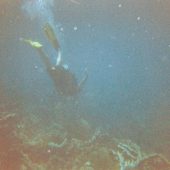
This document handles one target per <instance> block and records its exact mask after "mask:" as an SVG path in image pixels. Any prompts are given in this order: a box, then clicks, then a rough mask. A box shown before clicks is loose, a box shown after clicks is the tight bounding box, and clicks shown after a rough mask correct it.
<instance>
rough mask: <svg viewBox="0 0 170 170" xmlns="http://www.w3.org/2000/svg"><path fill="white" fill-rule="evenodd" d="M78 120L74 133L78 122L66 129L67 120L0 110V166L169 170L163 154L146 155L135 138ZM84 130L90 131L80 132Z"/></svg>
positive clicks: (7, 169) (37, 169)
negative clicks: (45, 120)
mask: <svg viewBox="0 0 170 170" xmlns="http://www.w3.org/2000/svg"><path fill="white" fill-rule="evenodd" d="M78 120H79V122H77V123H76V121H75V120H74V123H76V128H77V129H78V133H74V132H72V130H73V129H74V130H76V128H75V127H72V126H75V124H72V123H73V122H69V128H71V130H70V129H67V128H68V126H64V125H66V122H64V119H60V123H59V122H57V121H56V120H54V122H55V123H54V122H52V123H51V124H50V125H49V124H48V126H47V125H46V126H45V124H44V123H42V122H41V121H40V120H38V119H35V117H34V119H33V118H32V116H30V115H29V116H25V117H24V116H23V117H22V118H21V117H20V116H19V115H18V114H16V113H6V112H3V113H0V169H3V170H170V163H169V162H168V160H166V159H165V158H164V157H163V156H162V155H160V154H156V153H155V154H150V155H149V154H146V153H144V152H143V151H142V150H141V148H140V147H139V146H138V145H137V144H135V143H133V142H132V141H130V140H121V139H116V138H114V136H110V135H109V134H107V132H105V131H104V130H102V129H100V128H97V129H96V130H93V129H92V128H90V125H89V124H88V122H87V121H86V120H84V119H82V118H80V119H77V121H78ZM88 131H90V132H88ZM71 132H72V133H73V134H71ZM85 132H88V133H89V134H88V135H85V136H84V135H81V133H85ZM78 134H79V135H80V136H78ZM72 136H73V137H72ZM85 139H86V140H85Z"/></svg>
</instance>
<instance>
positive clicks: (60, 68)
mask: <svg viewBox="0 0 170 170" xmlns="http://www.w3.org/2000/svg"><path fill="white" fill-rule="evenodd" d="M44 33H45V35H46V37H47V39H48V40H49V42H50V43H51V44H52V46H53V47H54V49H55V50H56V51H57V53H58V56H57V60H56V65H52V64H51V62H50V58H49V56H48V55H47V54H46V53H45V52H44V51H43V49H42V47H43V45H42V44H40V43H39V42H35V41H32V40H29V39H22V41H24V42H26V43H28V44H29V45H31V46H32V47H33V48H35V49H36V50H37V51H38V53H39V55H40V57H41V59H42V61H43V63H44V64H45V67H46V70H47V73H48V75H49V76H50V77H51V79H52V80H53V83H54V86H55V88H56V90H57V92H58V93H59V94H60V95H61V96H66V97H69V96H75V95H76V94H78V93H79V92H80V91H81V89H82V87H83V85H84V84H85V82H86V80H87V78H88V74H87V71H85V75H84V77H83V78H82V80H81V81H80V82H79V83H78V82H77V80H76V78H75V75H74V74H73V73H72V72H70V70H69V69H68V66H67V65H65V64H63V63H62V59H61V49H60V44H59V42H58V40H57V37H56V35H55V33H54V30H53V28H52V26H51V25H50V24H48V23H47V24H45V26H44Z"/></svg>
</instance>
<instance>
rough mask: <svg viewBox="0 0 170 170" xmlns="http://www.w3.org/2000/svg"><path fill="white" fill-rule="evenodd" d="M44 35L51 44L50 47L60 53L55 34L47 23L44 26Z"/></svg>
mask: <svg viewBox="0 0 170 170" xmlns="http://www.w3.org/2000/svg"><path fill="white" fill-rule="evenodd" d="M43 30H44V33H45V35H46V37H47V39H48V41H49V42H50V43H51V44H52V46H53V47H54V48H55V49H56V50H57V51H60V44H59V42H58V40H57V37H56V34H55V32H54V30H53V28H52V26H51V25H50V24H49V23H46V24H45V26H44V29H43Z"/></svg>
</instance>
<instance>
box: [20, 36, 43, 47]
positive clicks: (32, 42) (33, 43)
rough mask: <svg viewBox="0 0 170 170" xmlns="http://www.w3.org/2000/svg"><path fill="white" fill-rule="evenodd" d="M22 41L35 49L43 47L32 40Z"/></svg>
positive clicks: (22, 39)
mask: <svg viewBox="0 0 170 170" xmlns="http://www.w3.org/2000/svg"><path fill="white" fill-rule="evenodd" d="M20 40H21V41H24V42H26V43H28V44H29V45H31V46H32V47H34V48H41V47H42V46H43V45H42V44H40V43H39V42H37V41H32V40H30V39H24V38H21V39H20Z"/></svg>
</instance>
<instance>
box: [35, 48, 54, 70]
mask: <svg viewBox="0 0 170 170" xmlns="http://www.w3.org/2000/svg"><path fill="white" fill-rule="evenodd" d="M36 50H37V51H38V53H39V55H40V57H41V59H42V61H43V63H44V64H45V67H46V69H47V70H51V68H52V67H53V66H52V64H51V62H50V60H49V56H48V55H47V54H46V53H45V52H44V51H43V49H42V48H37V49H36Z"/></svg>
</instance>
